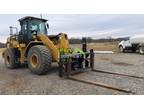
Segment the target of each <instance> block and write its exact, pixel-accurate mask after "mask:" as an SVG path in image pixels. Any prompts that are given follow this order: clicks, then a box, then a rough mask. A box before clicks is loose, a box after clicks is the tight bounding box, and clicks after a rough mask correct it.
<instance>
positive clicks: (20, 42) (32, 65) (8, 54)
mask: <svg viewBox="0 0 144 108" xmlns="http://www.w3.org/2000/svg"><path fill="white" fill-rule="evenodd" d="M18 21H19V22H20V27H21V30H20V31H19V32H18V30H17V28H16V27H10V37H9V38H8V39H7V43H6V44H7V48H6V50H5V51H4V52H3V58H4V61H5V65H6V67H7V68H11V69H12V68H17V67H19V66H20V65H21V64H27V65H28V68H29V69H30V71H31V72H32V73H34V74H37V75H41V74H46V73H47V72H49V70H50V68H51V64H52V62H57V63H58V64H60V63H61V62H62V61H65V60H68V58H67V57H70V58H69V61H73V63H72V62H71V65H72V67H71V68H73V70H74V68H75V67H77V68H82V67H83V66H82V65H83V62H84V61H86V60H84V54H85V53H84V52H83V51H82V50H80V49H78V48H76V49H72V48H70V46H69V40H68V36H67V34H65V33H59V34H58V35H48V29H49V25H48V23H47V20H46V19H42V18H36V17H31V16H26V17H24V18H21V19H19V20H18ZM14 29H15V31H17V32H16V33H15V34H14V33H13V32H14ZM73 54H75V55H73ZM62 55H63V56H62ZM64 55H67V56H64ZM76 55H77V57H76ZM74 56H75V57H74ZM62 57H63V58H62ZM87 64H88V63H87Z"/></svg>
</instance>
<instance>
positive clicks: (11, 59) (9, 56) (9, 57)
mask: <svg viewBox="0 0 144 108" xmlns="http://www.w3.org/2000/svg"><path fill="white" fill-rule="evenodd" d="M14 50H15V49H13V48H7V49H6V50H5V52H4V54H3V55H4V62H5V66H6V67H7V68H10V69H14V68H16V67H18V66H19V63H16V60H15V59H16V57H15V51H14Z"/></svg>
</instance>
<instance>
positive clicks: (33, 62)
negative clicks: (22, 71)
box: [28, 45, 52, 75]
mask: <svg viewBox="0 0 144 108" xmlns="http://www.w3.org/2000/svg"><path fill="white" fill-rule="evenodd" d="M51 63H52V57H51V53H50V51H49V50H48V48H46V47H45V46H43V45H36V46H33V47H32V48H30V50H29V52H28V67H29V69H30V70H31V72H32V73H34V74H37V75H42V74H46V73H47V72H48V71H49V69H50V68H51Z"/></svg>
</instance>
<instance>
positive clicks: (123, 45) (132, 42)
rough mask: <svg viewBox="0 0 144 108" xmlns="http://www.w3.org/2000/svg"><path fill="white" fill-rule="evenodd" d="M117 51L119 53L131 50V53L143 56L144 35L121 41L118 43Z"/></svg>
mask: <svg viewBox="0 0 144 108" xmlns="http://www.w3.org/2000/svg"><path fill="white" fill-rule="evenodd" d="M119 49H120V51H121V52H126V51H127V50H131V51H133V52H136V51H139V53H140V54H144V34H141V35H135V36H133V37H131V38H130V39H129V40H125V41H124V40H123V41H121V42H120V43H119Z"/></svg>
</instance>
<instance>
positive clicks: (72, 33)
mask: <svg viewBox="0 0 144 108" xmlns="http://www.w3.org/2000/svg"><path fill="white" fill-rule="evenodd" d="M24 16H35V17H40V15H39V14H0V42H6V38H7V37H8V36H9V26H15V27H18V29H19V30H20V26H19V22H18V21H17V20H18V19H20V18H22V17H24ZM42 17H43V18H45V19H48V23H49V26H50V28H49V30H48V33H49V34H58V33H62V32H63V33H67V34H68V36H69V37H70V38H71V37H73V38H81V37H85V36H86V37H92V38H95V39H99V38H109V37H112V38H117V37H127V36H134V35H136V34H143V33H144V14H43V15H42Z"/></svg>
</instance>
